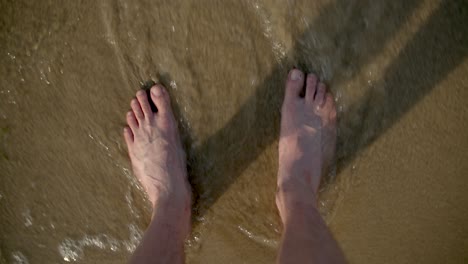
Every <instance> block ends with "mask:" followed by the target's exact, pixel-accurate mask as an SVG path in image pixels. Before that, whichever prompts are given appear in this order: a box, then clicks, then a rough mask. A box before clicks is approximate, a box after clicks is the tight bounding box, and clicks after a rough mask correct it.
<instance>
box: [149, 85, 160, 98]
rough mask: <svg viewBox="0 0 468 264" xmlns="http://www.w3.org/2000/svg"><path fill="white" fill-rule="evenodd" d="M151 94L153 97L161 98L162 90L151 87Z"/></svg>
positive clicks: (157, 87)
mask: <svg viewBox="0 0 468 264" xmlns="http://www.w3.org/2000/svg"><path fill="white" fill-rule="evenodd" d="M151 93H152V94H153V95H154V96H157V97H159V96H161V95H162V90H161V88H160V87H159V86H153V88H151Z"/></svg>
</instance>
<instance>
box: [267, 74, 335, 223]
mask: <svg viewBox="0 0 468 264" xmlns="http://www.w3.org/2000/svg"><path fill="white" fill-rule="evenodd" d="M304 78H306V80H304ZM301 94H305V95H304V97H301ZM335 147H336V109H335V104H334V100H333V96H332V95H331V93H329V92H327V89H326V87H325V84H323V83H321V82H319V80H318V78H317V76H315V75H314V74H308V75H307V76H305V75H304V73H302V72H301V71H300V70H297V69H293V70H291V71H290V72H289V75H288V80H287V81H286V91H285V98H284V102H283V107H282V112H281V133H280V140H279V170H278V193H277V195H276V204H277V206H278V209H279V211H280V216H281V218H282V219H283V222H284V221H285V218H286V217H287V211H288V210H289V209H288V208H291V206H296V205H298V204H299V205H300V206H313V207H315V206H316V202H317V197H316V196H317V192H318V188H319V185H320V180H321V177H322V174H323V173H324V171H325V170H326V169H327V167H328V166H329V165H330V164H329V163H330V162H331V161H332V159H333V156H334V153H335Z"/></svg>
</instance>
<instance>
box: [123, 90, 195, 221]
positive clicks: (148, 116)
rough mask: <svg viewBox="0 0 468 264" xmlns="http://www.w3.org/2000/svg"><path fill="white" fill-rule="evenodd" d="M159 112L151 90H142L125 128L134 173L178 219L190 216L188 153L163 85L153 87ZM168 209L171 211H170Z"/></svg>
mask: <svg viewBox="0 0 468 264" xmlns="http://www.w3.org/2000/svg"><path fill="white" fill-rule="evenodd" d="M150 91H151V92H150V97H151V100H152V101H153V103H154V104H155V105H156V108H157V109H158V111H157V112H156V113H154V112H152V110H151V106H150V103H149V101H148V96H147V93H146V92H145V91H143V90H140V91H138V92H137V94H136V99H133V100H132V101H131V103H130V105H131V108H132V111H129V112H128V113H127V123H128V126H127V127H125V128H124V138H125V141H126V143H127V147H128V152H129V155H130V160H131V162H132V167H133V172H134V174H135V175H136V177H137V178H138V180H139V181H140V183H141V184H142V185H143V187H144V189H145V190H146V193H147V194H148V197H149V200H150V201H151V203H152V206H153V214H155V213H156V212H157V211H158V210H163V212H162V213H164V214H168V212H169V211H170V212H171V214H174V216H176V217H178V218H184V221H185V220H186V219H189V218H190V206H191V203H190V197H191V195H190V185H189V183H188V180H187V169H186V163H185V153H184V150H183V148H182V144H181V141H180V138H179V132H178V129H177V123H176V120H175V118H174V115H173V113H172V109H171V105H170V99H169V94H168V93H167V91H166V90H165V89H164V88H163V87H162V86H161V85H155V86H153V87H152V88H151V90H150ZM166 209H167V210H166Z"/></svg>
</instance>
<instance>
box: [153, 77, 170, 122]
mask: <svg viewBox="0 0 468 264" xmlns="http://www.w3.org/2000/svg"><path fill="white" fill-rule="evenodd" d="M151 99H152V100H153V102H154V104H155V105H156V108H157V109H158V115H169V114H171V113H172V112H171V111H172V109H171V102H170V99H169V95H168V93H167V91H166V90H165V89H164V87H163V86H161V85H159V84H157V85H154V86H153V87H151Z"/></svg>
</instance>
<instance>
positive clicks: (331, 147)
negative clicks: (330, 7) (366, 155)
mask: <svg viewBox="0 0 468 264" xmlns="http://www.w3.org/2000/svg"><path fill="white" fill-rule="evenodd" d="M285 86H286V87H285V89H286V90H285V98H284V102H283V107H282V113H281V133H280V139H279V169H278V180H277V183H278V191H277V193H276V205H277V207H278V211H279V215H280V218H281V221H282V223H283V233H282V238H281V244H280V249H279V253H278V258H277V262H278V263H345V258H344V255H343V253H342V252H341V250H340V248H339V246H338V244H337V242H336V241H335V239H334V238H333V236H332V234H331V233H330V231H329V230H328V228H327V226H326V224H325V222H324V221H323V219H322V217H321V216H320V214H319V213H318V210H317V193H318V189H319V185H320V180H321V177H322V175H323V174H324V172H325V171H326V169H327V167H328V164H329V163H330V162H331V160H332V158H333V155H334V152H335V145H336V143H335V142H336V109H335V104H334V100H333V96H332V95H331V93H329V92H328V91H327V88H326V87H325V85H324V84H323V83H321V82H319V80H318V78H317V77H316V76H315V75H313V74H308V75H306V74H304V73H303V72H301V71H299V70H297V69H293V70H291V71H290V73H289V75H288V78H287V81H286V85H285ZM301 91H303V92H302V94H305V96H303V97H301V96H300V94H301ZM304 92H305V93H304ZM149 99H151V100H152V101H153V102H154V104H155V105H156V107H157V109H158V111H157V112H156V113H154V112H152V111H151V107H150V104H149V101H148V100H149ZM131 108H132V111H130V112H128V113H127V123H128V126H127V127H125V129H124V137H125V141H126V143H127V147H128V151H129V155H130V159H131V163H132V167H133V172H134V174H135V176H136V177H137V178H138V180H139V181H140V183H141V184H142V186H143V187H144V189H145V190H146V193H147V195H148V198H149V200H150V201H151V203H152V207H153V213H152V219H151V223H150V225H149V227H148V229H147V230H146V232H145V234H144V236H143V239H142V241H141V242H140V245H139V246H138V248H137V249H136V251H135V252H134V254H133V256H132V258H131V260H130V262H131V263H183V262H184V260H185V256H184V241H185V239H186V238H187V236H188V235H189V232H190V213H191V208H190V206H191V200H190V197H191V192H190V185H189V182H188V180H187V170H186V163H185V162H186V161H185V153H184V150H183V148H182V144H181V141H180V138H179V132H178V129H177V122H176V120H175V118H174V115H173V113H172V108H171V105H170V100H169V94H168V93H167V91H166V90H165V88H164V87H163V86H162V85H159V84H158V85H155V86H153V87H152V88H151V92H150V98H148V97H147V95H146V93H145V92H144V91H142V90H140V91H138V92H137V94H136V99H133V100H132V101H131Z"/></svg>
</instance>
